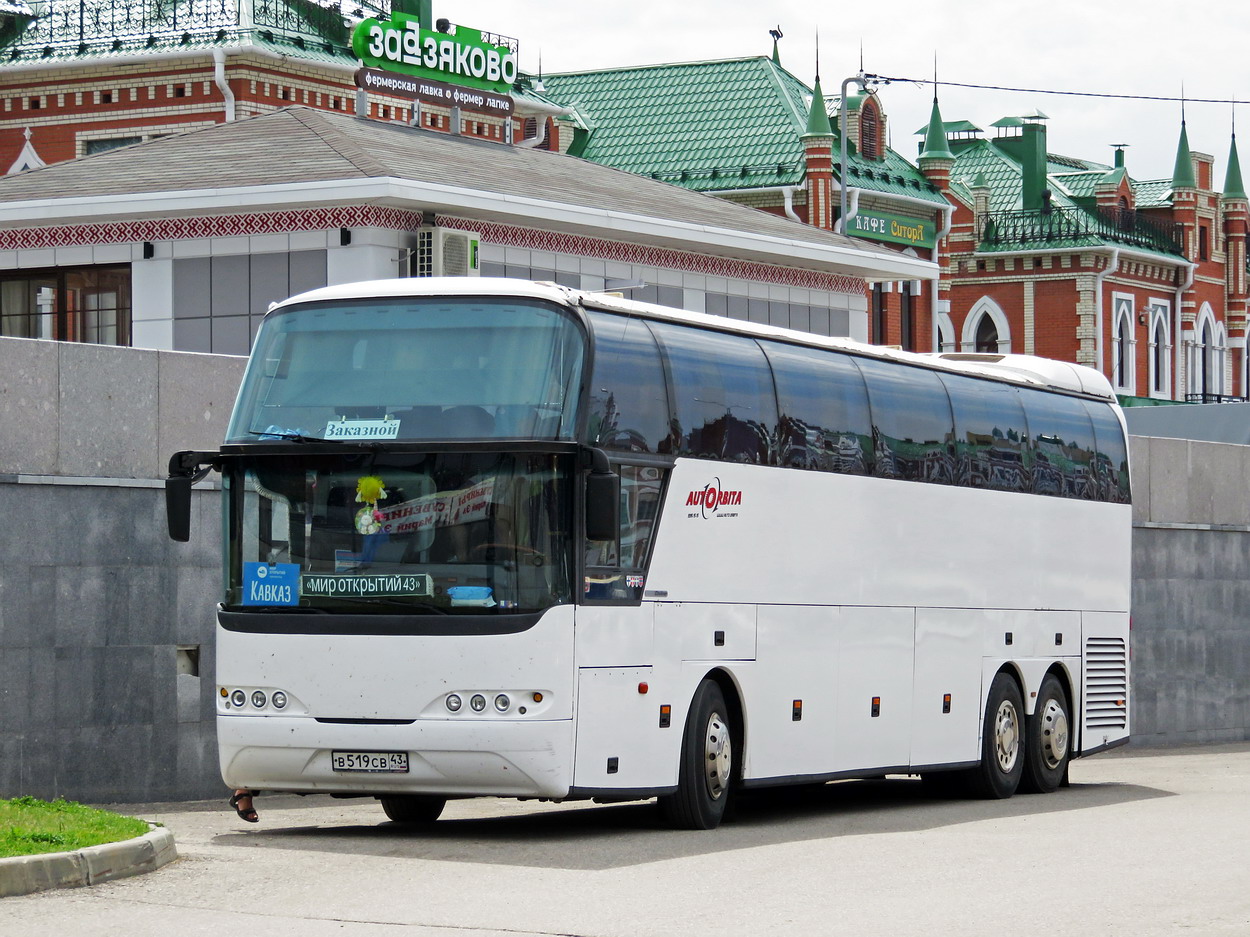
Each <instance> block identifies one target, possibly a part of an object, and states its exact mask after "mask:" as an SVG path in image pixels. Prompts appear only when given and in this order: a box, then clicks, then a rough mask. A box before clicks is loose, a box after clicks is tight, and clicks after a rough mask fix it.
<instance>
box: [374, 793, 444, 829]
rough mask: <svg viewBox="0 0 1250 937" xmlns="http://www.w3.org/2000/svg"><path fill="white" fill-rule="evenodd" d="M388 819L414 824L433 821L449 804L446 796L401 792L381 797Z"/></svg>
mask: <svg viewBox="0 0 1250 937" xmlns="http://www.w3.org/2000/svg"><path fill="white" fill-rule="evenodd" d="M378 800H380V801H381V802H382V809H383V810H384V811H385V812H386V816H387V819H389V820H394V821H395V822H396V823H407V824H412V825H418V824H425V823H433V822H434V821H435V820H437V819H438V818H439V815H440V814H441V813H442V812H443V808H444V807H446V806H447V798H446V797H436V796H434V795H433V794H401V795H396V796H394V797H379V798H378Z"/></svg>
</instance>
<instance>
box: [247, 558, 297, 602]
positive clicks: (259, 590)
mask: <svg viewBox="0 0 1250 937" xmlns="http://www.w3.org/2000/svg"><path fill="white" fill-rule="evenodd" d="M243 604H244V605H298V604H299V564H298V563H244V564H243Z"/></svg>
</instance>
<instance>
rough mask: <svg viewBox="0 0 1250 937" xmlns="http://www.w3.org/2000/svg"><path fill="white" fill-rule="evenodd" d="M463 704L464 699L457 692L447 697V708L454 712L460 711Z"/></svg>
mask: <svg viewBox="0 0 1250 937" xmlns="http://www.w3.org/2000/svg"><path fill="white" fill-rule="evenodd" d="M463 705H464V703H463V701H462V700H461V699H460V697H459V696H457V695H456V694H455V693H452V694H451V695H450V696H448V697H447V708H448V709H449V710H450V711H451V712H454V713H458V712H460V707H461V706H463Z"/></svg>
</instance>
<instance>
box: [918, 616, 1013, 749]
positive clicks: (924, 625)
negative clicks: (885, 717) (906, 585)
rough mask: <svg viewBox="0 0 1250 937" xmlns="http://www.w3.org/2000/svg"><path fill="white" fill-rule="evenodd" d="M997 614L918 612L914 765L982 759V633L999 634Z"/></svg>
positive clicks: (999, 618) (999, 622)
mask: <svg viewBox="0 0 1250 937" xmlns="http://www.w3.org/2000/svg"><path fill="white" fill-rule="evenodd" d="M1001 615H1002V613H1000V612H988V611H982V610H979V609H966V608H956V609H950V608H921V609H917V610H916V665H915V666H916V683H915V697H914V699H913V700H912V734H911V764H912V765H915V766H922V765H940V764H957V763H960V762H968V761H976V760H977V759H978V758H979V757H980V732H981V730H980V724H981V723H980V720H981V705H982V699H981V697H982V693H981V642H982V633H983V631H985V630H987V629H989V628H997V629H999V630H1000V631H1001ZM1000 640H1001V635H1000ZM948 694H949V701H948V700H947V696H948Z"/></svg>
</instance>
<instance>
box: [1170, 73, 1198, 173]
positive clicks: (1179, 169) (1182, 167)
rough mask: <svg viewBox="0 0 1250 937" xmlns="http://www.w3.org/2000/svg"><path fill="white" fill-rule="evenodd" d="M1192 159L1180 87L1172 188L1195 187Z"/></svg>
mask: <svg viewBox="0 0 1250 937" xmlns="http://www.w3.org/2000/svg"><path fill="white" fill-rule="evenodd" d="M1197 187H1198V180H1197V179H1195V178H1194V161H1193V157H1192V156H1190V153H1189V133H1188V132H1187V131H1186V129H1185V90H1184V87H1183V86H1182V88H1181V139H1180V141H1179V142H1178V143H1177V145H1176V165H1175V167H1174V168H1173V169H1172V188H1173V189H1196V188H1197Z"/></svg>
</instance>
